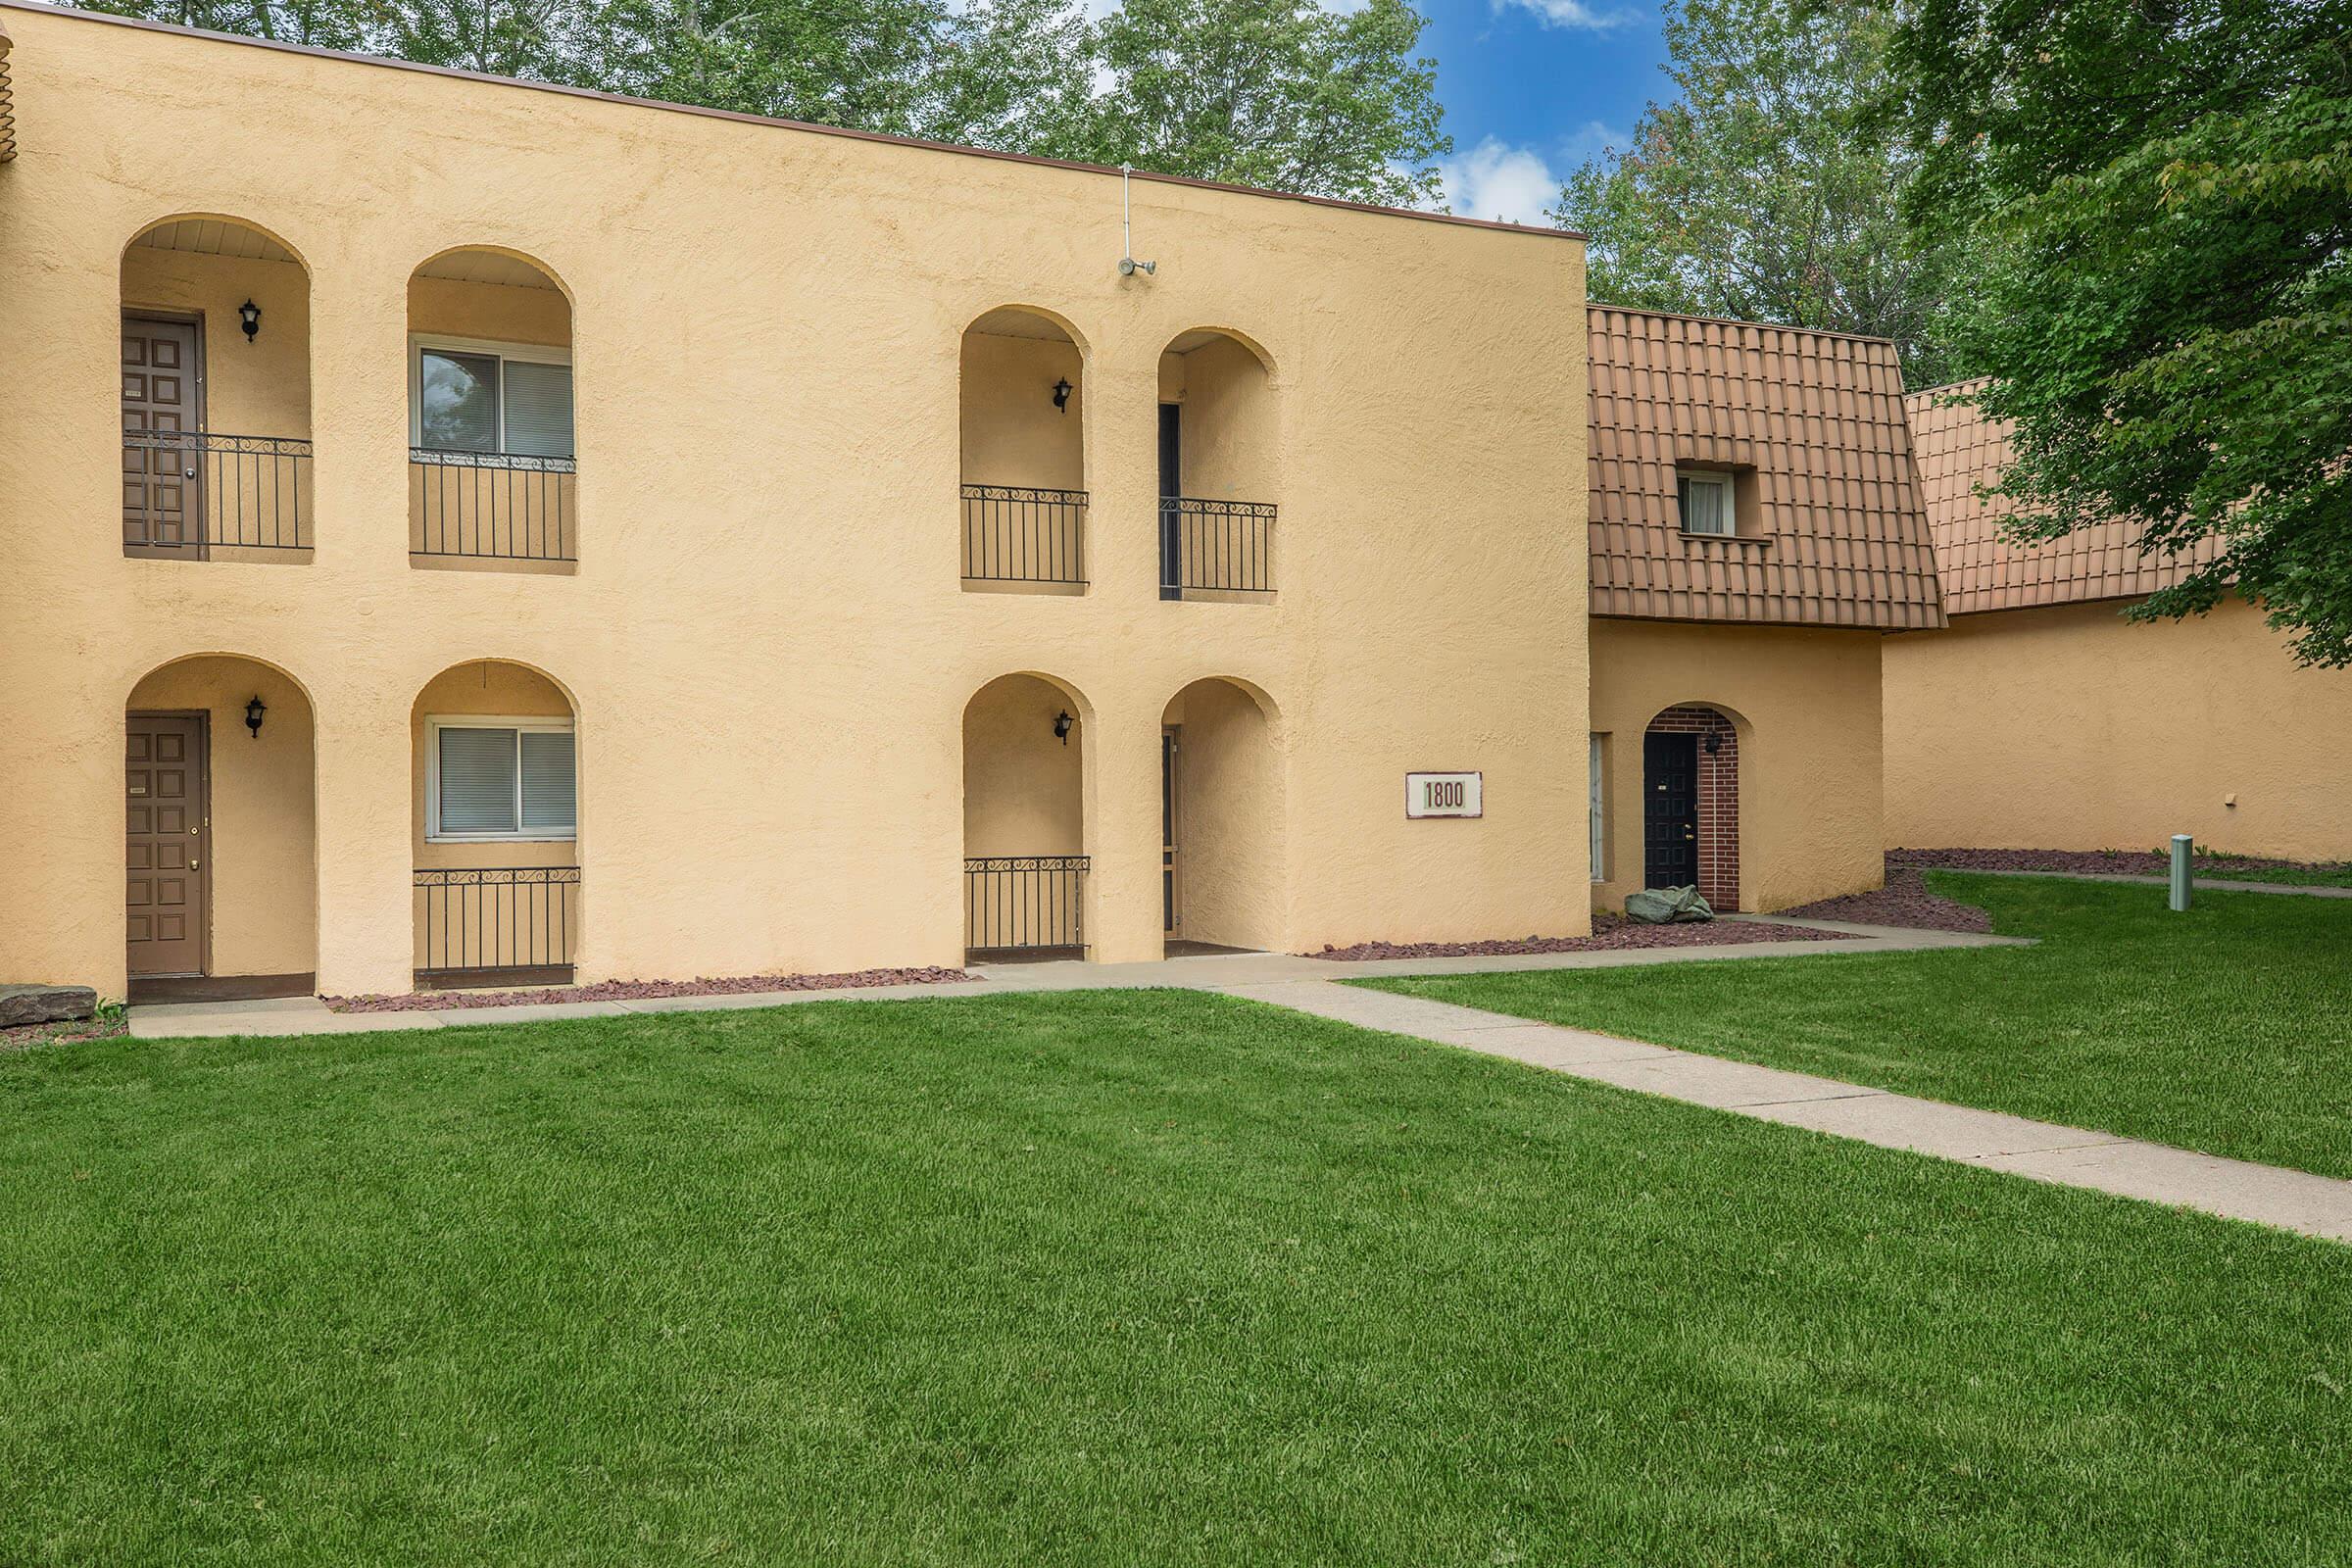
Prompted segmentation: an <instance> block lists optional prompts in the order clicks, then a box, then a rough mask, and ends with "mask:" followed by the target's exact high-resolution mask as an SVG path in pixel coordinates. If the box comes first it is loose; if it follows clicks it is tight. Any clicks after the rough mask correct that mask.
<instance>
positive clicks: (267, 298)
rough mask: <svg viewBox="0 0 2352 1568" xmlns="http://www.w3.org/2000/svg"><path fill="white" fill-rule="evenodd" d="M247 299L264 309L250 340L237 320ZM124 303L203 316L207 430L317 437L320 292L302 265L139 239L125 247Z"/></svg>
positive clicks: (130, 306) (130, 307) (129, 306)
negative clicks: (314, 405)
mask: <svg viewBox="0 0 2352 1568" xmlns="http://www.w3.org/2000/svg"><path fill="white" fill-rule="evenodd" d="M125 237H126V238H127V236H125ZM247 300H251V301H253V302H254V304H255V305H257V306H259V307H260V308H261V312H262V319H261V329H260V330H259V331H257V332H256V333H255V334H254V336H253V339H252V341H250V342H248V341H247V340H246V337H245V333H244V329H243V328H242V327H241V326H240V325H239V324H238V320H237V308H238V307H239V306H240V305H243V304H244V303H245V302H246V301H247ZM123 309H124V310H126V311H139V310H149V311H160V312H165V313H168V314H172V315H194V316H200V317H202V318H203V319H204V325H205V333H204V341H205V351H206V352H205V366H204V373H205V386H204V413H205V423H206V427H207V428H209V429H213V430H218V431H221V432H224V433H226V434H229V435H257V436H297V437H299V436H307V435H309V434H310V433H311V365H310V359H309V355H308V352H307V351H308V349H309V346H310V341H311V293H310V279H309V278H308V277H307V276H305V275H304V273H303V270H302V269H301V268H300V267H297V266H295V265H294V264H293V263H291V262H258V261H248V260H245V259H243V258H239V257H230V256H202V255H196V254H194V253H191V252H186V251H165V250H157V249H154V248H153V247H151V246H146V245H132V246H129V247H128V248H127V249H125V250H124V251H123Z"/></svg>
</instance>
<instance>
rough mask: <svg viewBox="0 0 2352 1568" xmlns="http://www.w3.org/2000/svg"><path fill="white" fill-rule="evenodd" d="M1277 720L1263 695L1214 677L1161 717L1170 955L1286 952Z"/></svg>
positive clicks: (1163, 866)
mask: <svg viewBox="0 0 2352 1568" xmlns="http://www.w3.org/2000/svg"><path fill="white" fill-rule="evenodd" d="M1277 718H1278V715H1277V713H1276V711H1275V709H1274V705H1273V702H1272V700H1271V699H1269V698H1268V697H1267V696H1266V695H1265V693H1263V692H1262V691H1259V690H1258V689H1257V688H1256V687H1254V686H1249V685H1246V684H1244V683H1243V682H1241V681H1237V680H1229V679H1224V678H1221V677H1213V676H1212V677H1211V678H1209V679H1206V680H1197V681H1194V682H1193V683H1192V684H1191V685H1189V686H1187V687H1185V688H1184V690H1182V691H1180V692H1178V693H1177V694H1176V695H1175V696H1174V697H1173V698H1171V699H1169V701H1168V706H1167V708H1166V709H1165V711H1162V713H1161V715H1160V753H1159V768H1160V794H1159V799H1160V838H1161V845H1160V908H1161V917H1162V921H1163V924H1164V925H1165V928H1166V934H1167V951H1168V953H1169V955H1170V956H1182V955H1184V954H1188V953H1196V952H1201V951H1207V950H1216V949H1236V948H1238V949H1264V948H1279V947H1281V946H1282V945H1283V941H1284V938H1285V935H1286V929H1287V910H1286V908H1285V898H1284V895H1285V887H1284V876H1283V868H1284V858H1283V856H1284V815H1283V775H1282V755H1281V748H1280V746H1279V744H1278V741H1277V735H1276V722H1277Z"/></svg>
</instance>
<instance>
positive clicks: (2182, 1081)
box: [1364, 871, 2352, 1176]
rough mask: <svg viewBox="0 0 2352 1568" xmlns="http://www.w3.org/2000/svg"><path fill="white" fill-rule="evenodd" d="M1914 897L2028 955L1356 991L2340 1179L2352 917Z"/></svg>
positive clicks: (1938, 880) (1529, 978)
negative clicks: (2015, 940) (1958, 905)
mask: <svg viewBox="0 0 2352 1568" xmlns="http://www.w3.org/2000/svg"><path fill="white" fill-rule="evenodd" d="M1928 884H1929V886H1930V887H1931V888H1933V889H1935V890H1936V892H1939V893H1944V894H1948V895H1949V896H1951V897H1953V898H1957V899H1961V900H1964V901H1966V902H1967V903H1970V904H1975V905H1981V906H1983V907H1985V909H1987V910H1989V911H1990V912H1991V914H1992V919H1993V927H1994V929H1995V930H1997V931H2000V932H2002V933H2004V934H2006V935H2011V936H2032V937H2038V938H2040V939H2041V942H2040V945H2039V946H2036V947H2033V948H2009V949H2000V950H1993V951H1984V950H1979V951H1954V952H1943V953H1906V954H1887V955H1871V956H1857V957H1846V956H1813V957H1800V958H1777V959H1763V960H1757V961H1750V962H1741V963H1736V964H1674V965H1660V966H1657V967H1655V968H1636V969H1602V970H1587V971H1583V972H1577V971H1570V970H1551V971H1545V972H1538V973H1528V974H1492V975H1463V976H1448V977H1443V978H1433V979H1426V980H1422V979H1415V980H1376V981H1367V982H1364V983H1365V984H1369V985H1374V986H1379V987H1384V988H1387V989H1390V990H1396V991H1407V992H1411V993H1413V994H1414V995H1416V996H1425V997H1436V998H1439V999H1441V1000H1443V1001H1446V1002H1456V1003H1461V1004H1463V1005H1468V1006H1474V1007H1487V1008H1491V1009H1493V1010H1495V1011H1496V1012H1507V1013H1512V1014H1516V1015H1519V1016H1524V1017H1529V1018H1542V1019H1546V1020H1548V1021H1550V1022H1553V1023H1563V1024H1573V1025H1576V1026H1578V1027H1581V1028H1587V1029H1595V1030H1599V1031H1601V1032H1602V1033H1605V1034H1615V1035H1626V1036H1630V1037H1633V1038H1635V1039H1639V1040H1647V1041H1652V1042H1654V1043H1656V1044H1659V1045H1667V1046H1680V1047H1683V1048H1685V1049H1687V1050H1691V1051H1703V1052H1707V1053H1710V1054H1714V1055H1719V1056H1736V1057H1738V1058H1740V1060H1742V1061H1758V1062H1764V1063H1766V1064H1768V1065H1771V1066H1775V1067H1792V1068H1796V1069H1798V1070H1800V1071H1804V1072H1813V1073H1820V1074H1823V1075H1824V1076H1827V1077H1831V1078H1843V1079H1847V1080H1850V1081H1852V1082H1855V1083H1863V1084H1871V1085H1875V1086H1877V1087H1879V1088H1884V1089H1895V1090H1901V1091H1903V1092H1905V1093H1908V1094H1915V1095H1925V1096H1928V1097H1930V1098H1932V1099H1936V1100H1949V1101H1956V1102H1958V1103H1962V1104H1967V1105H1982V1106H1985V1107H1987V1108H1989V1109H1993V1110H2006V1111H2013V1112H2015V1113H2017V1114H2019V1115H2022V1116H2034V1117H2038V1118H2041V1119H2043V1120H2048V1121H2057V1122H2066V1123H2070V1124H2073V1125H2075V1126H2079V1127H2091V1128H2098V1129H2101V1130H2104V1131H2108V1132H2114V1133H2122V1134H2127V1135H2131V1136H2134V1137H2139V1138H2149V1139H2154V1140H2156V1141H2158V1142H2161V1143H2167V1144H2176V1145H2180V1146H2181V1147H2183V1148H2187V1149H2197V1150H2203V1151H2205V1152H2209V1153H2215V1154H2229V1155H2232V1156H2235V1157H2236V1158H2239V1159H2252V1160H2260V1161H2263V1162H2265V1163H2268V1164H2275V1165H2293V1166H2297V1167H2299V1168H2301V1169H2304V1170H2310V1171H2318V1172H2320V1173H2322V1174H2324V1175H2329V1176H2352V900H2338V899H2308V898H2295V897H2292V896H2288V895H2279V894H2264V893H2213V892H2201V893H2199V894H2198V895H2197V898H2196V902H2195V906H2194V907H2193V908H2191V909H2190V910H2189V911H2188V912H2186V913H2185V914H2174V913H2172V912H2171V911H2170V910H2168V909H2167V908H2166V907H2165V903H2164V891H2163V890H2162V889H2161V888H2147V887H2137V886H2122V885H2115V884H2103V883H2095V882H2068V881H2060V880H2056V879H2041V878H2032V879H2028V878H2019V877H2007V876H1970V875H1967V874H1965V873H1962V872H1955V871H1932V872H1930V873H1928Z"/></svg>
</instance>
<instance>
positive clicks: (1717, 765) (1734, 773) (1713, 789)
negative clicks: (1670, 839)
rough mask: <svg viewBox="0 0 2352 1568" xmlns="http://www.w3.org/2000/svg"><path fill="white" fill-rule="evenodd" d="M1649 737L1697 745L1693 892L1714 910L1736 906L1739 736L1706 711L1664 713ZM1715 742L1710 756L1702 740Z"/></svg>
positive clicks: (1721, 718)
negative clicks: (1691, 739)
mask: <svg viewBox="0 0 2352 1568" xmlns="http://www.w3.org/2000/svg"><path fill="white" fill-rule="evenodd" d="M1649 732H1650V733H1651V734H1653V735H1696V736H1698V737H1699V742H1698V891H1699V893H1700V895H1701V896H1703V897H1704V898H1705V899H1706V901H1707V902H1708V903H1709V904H1711V905H1713V906H1714V907H1716V908H1718V909H1725V910H1731V909H1737V908H1739V907H1740V732H1739V731H1738V730H1736V729H1734V728H1733V727H1732V721H1731V720H1730V719H1728V718H1726V717H1724V716H1723V715H1722V714H1721V713H1718V712H1717V711H1715V710H1713V709H1712V708H1669V709H1667V710H1666V711H1664V712H1662V713H1660V714H1659V715H1658V716H1657V717H1655V718H1653V719H1651V720H1650V721H1649ZM1709 735H1713V736H1715V737H1716V749H1715V754H1714V755H1713V756H1711V757H1710V756H1709V755H1707V742H1706V737H1707V736H1709Z"/></svg>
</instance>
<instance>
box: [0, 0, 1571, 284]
mask: <svg viewBox="0 0 2352 1568" xmlns="http://www.w3.org/2000/svg"><path fill="white" fill-rule="evenodd" d="M0 10H15V11H25V12H36V13H39V14H42V15H45V16H52V17H57V18H60V19H61V20H67V21H73V22H91V23H98V24H101V25H106V26H113V27H130V28H134V29H136V30H138V31H141V32H160V33H169V34H172V35H175V36H178V37H183V38H197V39H202V40H204V41H206V42H209V43H226V44H240V45H243V46H245V47H247V48H252V49H266V50H270V51H272V52H273V53H277V54H290V55H306V56H309V57H310V58H312V59H314V60H335V61H343V62H346V63H348V64H351V65H358V66H374V67H378V68H380V69H383V70H387V71H408V72H415V73H418V74H420V75H427V76H446V77H450V78H453V79H455V80H458V81H474V82H480V83H483V84H484V85H486V86H492V87H515V88H520V89H522V90H523V91H526V92H546V93H556V94H559V95H561V96H563V97H566V98H581V99H586V100H589V101H591V102H595V103H607V104H617V105H620V106H622V107H625V108H631V109H658V110H662V111H664V112H666V113H669V114H673V115H694V116H697V117H700V118H702V119H705V120H724V121H732V122H734V123H738V124H745V125H765V126H770V127H773V128H777V129H782V130H801V131H808V132H809V133H811V134H814V135H818V136H841V137H846V138H847V139H849V140H852V141H868V142H880V143H882V144H883V145H885V146H892V147H906V148H910V149H913V150H915V151H919V152H935V153H952V154H956V155H957V156H960V157H964V158H992V159H996V160H998V161H999V162H1002V163H1012V164H1028V165H1032V166H1034V167H1037V168H1041V169H1062V170H1069V171H1071V172H1076V173H1084V174H1118V173H1120V172H1122V171H1121V170H1119V169H1117V168H1115V167H1113V166H1111V165H1108V164H1087V163H1079V162H1077V161H1075V160H1072V159H1064V158H1045V157H1040V156H1039V155H1037V154H1035V153H1010V152H1001V151H998V150H997V149H995V148H990V147H965V146H961V145H959V144H957V143H955V142H945V141H925V140H924V139H922V138H921V137H919V136H896V135H892V134H890V133H889V132H887V131H879V130H854V129H851V128H850V127H848V126H846V125H820V124H817V123H814V122H811V121H805V120H781V119H777V118H775V117H773V116H769V115H747V114H742V113H739V112H737V111H735V110H732V109H707V108H704V107H703V106H701V105H699V104H673V103H668V102H665V101H663V100H662V99H659V98H631V97H629V96H627V95H626V94H624V93H615V92H602V91H599V90H598V89H596V88H593V87H567V86H564V85H563V84H562V83H560V82H552V81H526V80H524V79H522V78H521V77H518V76H493V75H490V74H488V73H483V72H478V71H461V70H459V69H457V68H456V67H452V66H428V65H422V64H419V63H418V62H417V61H414V60H399V59H395V58H393V57H391V56H389V55H363V54H354V53H351V52H350V51H348V50H342V49H319V48H315V47H313V46H312V45H310V44H300V43H281V42H279V41H277V40H276V39H273V38H251V37H247V36H246V35H244V34H243V33H235V32H212V31H209V30H207V29H205V28H203V27H183V26H181V25H178V24H176V23H170V22H150V21H148V20H146V19H145V18H142V17H120V16H116V15H114V14H112V13H111V12H104V11H75V10H70V9H67V8H65V7H62V6H53V5H44V4H41V3H39V0H0ZM6 37H7V31H6V29H5V27H0V40H5V39H6ZM1129 172H1131V173H1132V175H1133V177H1134V178H1136V179H1139V180H1145V181H1149V182H1150V183H1152V184H1154V185H1176V186H1183V187H1189V188H1191V189H1194V190H1212V191H1223V192H1226V193H1228V194H1231V195H1237V196H1256V197H1262V198H1264V199H1266V200H1269V201H1279V202H1303V203H1305V204H1307V205H1308V206H1310V207H1330V208H1336V209H1338V210H1340V211H1342V212H1352V213H1366V214H1370V215H1372V216H1374V217H1379V218H1409V219H1416V220H1419V221H1422V222H1425V223H1448V224H1452V225H1454V226H1456V227H1461V228H1486V229H1495V230H1499V231H1501V232H1503V233H1508V234H1532V235H1536V236H1538V237H1540V238H1545V239H1574V240H1581V239H1583V238H1585V235H1584V234H1583V233H1581V232H1579V231H1578V230H1576V229H1569V228H1544V227H1539V226H1538V225H1536V224H1533V223H1506V222H1503V221H1500V220H1497V219H1491V218H1461V217H1457V216H1455V215H1454V214H1452V213H1425V212H1421V211H1419V210H1417V209H1414V208H1410V207H1383V206H1380V205H1379V204H1377V203H1374V202H1355V201H1348V200H1346V199H1345V198H1342V197H1338V196H1307V195H1302V194H1300V193H1299V192H1296V191H1282V190H1266V189H1263V188H1261V187H1259V186H1255V185H1235V184H1229V183H1227V182H1225V181H1222V180H1214V179H1195V178H1193V177H1191V176H1190V175H1186V174H1158V173H1153V172H1150V171H1148V170H1142V169H1138V170H1133V171H1129Z"/></svg>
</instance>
